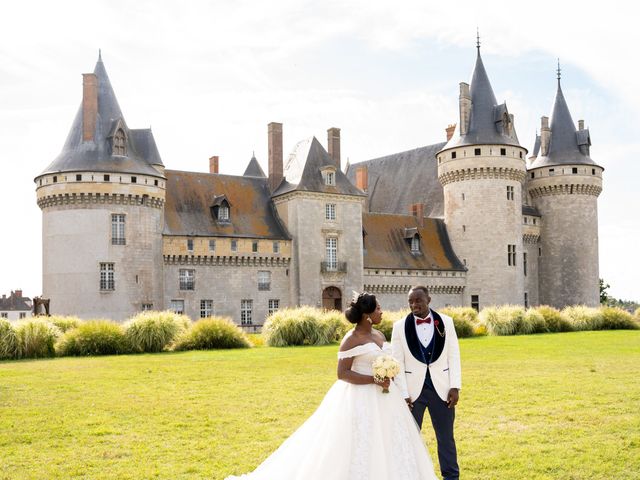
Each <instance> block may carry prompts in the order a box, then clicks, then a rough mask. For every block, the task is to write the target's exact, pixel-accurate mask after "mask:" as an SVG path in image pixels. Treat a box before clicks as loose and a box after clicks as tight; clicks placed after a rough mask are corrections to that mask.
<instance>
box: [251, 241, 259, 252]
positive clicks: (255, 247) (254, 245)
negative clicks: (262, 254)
mask: <svg viewBox="0 0 640 480" xmlns="http://www.w3.org/2000/svg"><path fill="white" fill-rule="evenodd" d="M251 251H252V252H253V253H257V252H258V242H257V240H254V241H253V242H251Z"/></svg>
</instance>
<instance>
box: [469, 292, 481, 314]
mask: <svg viewBox="0 0 640 480" xmlns="http://www.w3.org/2000/svg"><path fill="white" fill-rule="evenodd" d="M471 308H473V309H474V310H475V311H477V312H479V311H480V295H471Z"/></svg>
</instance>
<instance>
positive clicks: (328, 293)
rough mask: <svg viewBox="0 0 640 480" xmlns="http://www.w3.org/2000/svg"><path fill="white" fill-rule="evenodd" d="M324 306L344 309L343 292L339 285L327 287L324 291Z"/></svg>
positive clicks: (330, 308)
mask: <svg viewBox="0 0 640 480" xmlns="http://www.w3.org/2000/svg"><path fill="white" fill-rule="evenodd" d="M322 308H326V309H327V310H342V293H341V292H340V289H339V288H337V287H327V288H325V289H324V290H323V291H322Z"/></svg>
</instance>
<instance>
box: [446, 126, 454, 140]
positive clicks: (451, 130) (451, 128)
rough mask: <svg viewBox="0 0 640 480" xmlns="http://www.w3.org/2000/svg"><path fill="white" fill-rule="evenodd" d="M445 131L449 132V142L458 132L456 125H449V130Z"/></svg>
mask: <svg viewBox="0 0 640 480" xmlns="http://www.w3.org/2000/svg"><path fill="white" fill-rule="evenodd" d="M445 131H446V132H447V142H448V141H449V140H451V137H453V132H455V131H456V124H455V123H453V124H449V126H448V127H447V128H445Z"/></svg>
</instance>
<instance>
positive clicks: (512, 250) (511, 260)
mask: <svg viewBox="0 0 640 480" xmlns="http://www.w3.org/2000/svg"><path fill="white" fill-rule="evenodd" d="M507 264H508V265H509V266H510V267H515V265H516V246H515V245H507Z"/></svg>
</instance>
